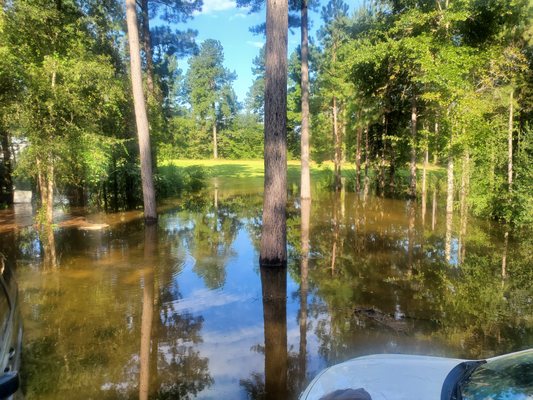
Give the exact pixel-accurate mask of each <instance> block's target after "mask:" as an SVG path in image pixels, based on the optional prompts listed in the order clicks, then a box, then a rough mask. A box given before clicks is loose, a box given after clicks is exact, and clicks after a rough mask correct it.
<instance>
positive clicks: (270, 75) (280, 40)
mask: <svg viewBox="0 0 533 400" xmlns="http://www.w3.org/2000/svg"><path fill="white" fill-rule="evenodd" d="M266 34H267V42H266V71H265V190H264V198H263V225H262V230H261V255H260V264H261V265H272V266H283V265H286V263H287V221H286V215H285V209H286V203H287V136H286V135H287V123H286V118H287V37H288V3H287V0H284V1H280V0H267V23H266Z"/></svg>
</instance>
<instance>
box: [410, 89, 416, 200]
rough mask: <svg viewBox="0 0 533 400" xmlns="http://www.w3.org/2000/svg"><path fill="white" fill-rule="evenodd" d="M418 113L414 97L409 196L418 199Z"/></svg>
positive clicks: (412, 103)
mask: <svg viewBox="0 0 533 400" xmlns="http://www.w3.org/2000/svg"><path fill="white" fill-rule="evenodd" d="M417 119H418V111H417V106H416V98H415V97H414V96H413V99H412V102H411V162H410V168H409V170H410V175H411V177H410V182H409V196H410V197H411V198H415V197H416V131H417V127H416V124H417Z"/></svg>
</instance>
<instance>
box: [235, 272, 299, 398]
mask: <svg viewBox="0 0 533 400" xmlns="http://www.w3.org/2000/svg"><path fill="white" fill-rule="evenodd" d="M260 273H261V286H262V298H263V318H264V338H265V343H264V345H256V346H254V347H253V349H252V350H254V351H256V352H258V353H261V354H264V356H265V373H264V375H262V374H259V373H257V372H253V373H252V374H251V376H250V378H248V379H242V380H241V381H240V385H241V387H242V388H243V389H244V391H245V392H246V394H247V395H248V398H249V399H254V400H259V399H261V400H278V399H292V398H297V395H298V393H299V391H300V382H299V379H298V368H299V355H298V354H297V353H296V352H292V351H290V350H291V349H288V348H287V268H285V267H283V268H280V267H261V269H260Z"/></svg>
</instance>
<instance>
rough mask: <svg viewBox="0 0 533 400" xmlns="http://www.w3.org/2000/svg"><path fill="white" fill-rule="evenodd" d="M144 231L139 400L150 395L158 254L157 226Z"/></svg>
mask: <svg viewBox="0 0 533 400" xmlns="http://www.w3.org/2000/svg"><path fill="white" fill-rule="evenodd" d="M144 229H145V230H144V266H143V272H142V278H143V303H142V315H141V350H140V360H139V361H140V369H139V370H140V372H139V400H148V397H149V394H150V347H151V341H152V324H153V316H154V267H155V256H156V254H157V251H156V249H157V225H156V224H146V225H145V227H144Z"/></svg>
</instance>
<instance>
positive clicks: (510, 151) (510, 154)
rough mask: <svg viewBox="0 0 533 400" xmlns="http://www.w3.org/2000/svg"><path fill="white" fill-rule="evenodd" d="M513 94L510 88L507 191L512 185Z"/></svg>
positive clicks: (510, 189)
mask: <svg viewBox="0 0 533 400" xmlns="http://www.w3.org/2000/svg"><path fill="white" fill-rule="evenodd" d="M513 95H514V90H511V94H510V96H509V130H508V132H509V133H508V138H507V142H508V152H509V163H508V165H507V183H508V184H509V192H511V191H512V187H513Z"/></svg>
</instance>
